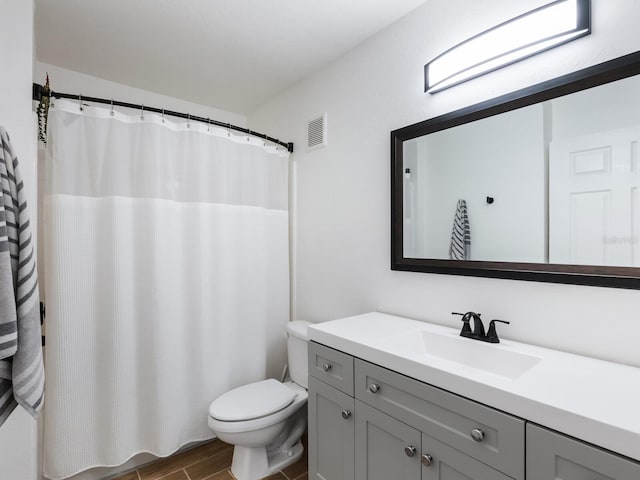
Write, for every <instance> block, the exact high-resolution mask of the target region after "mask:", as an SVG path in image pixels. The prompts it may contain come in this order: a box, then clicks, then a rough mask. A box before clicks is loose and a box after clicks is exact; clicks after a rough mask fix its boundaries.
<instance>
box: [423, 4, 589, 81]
mask: <svg viewBox="0 0 640 480" xmlns="http://www.w3.org/2000/svg"><path fill="white" fill-rule="evenodd" d="M589 33H591V4H590V0H558V1H555V2H552V3H549V4H547V5H543V6H542V7H540V8H536V9H535V10H531V11H530V12H527V13H525V14H524V15H520V16H518V17H515V18H513V19H511V20H509V21H507V22H504V23H501V24H500V25H497V26H495V27H493V28H491V29H489V30H487V31H485V32H483V33H481V34H479V35H476V36H474V37H471V38H469V39H468V40H465V41H464V42H462V43H460V44H458V45H456V46H455V47H453V48H451V49H449V50H447V51H446V52H444V53H443V54H441V55H439V56H438V57H436V58H434V59H433V60H432V61H431V62H429V63H427V64H426V65H425V66H424V90H425V92H429V93H435V92H438V91H440V90H444V89H445V88H449V87H452V86H454V85H457V84H459V83H462V82H465V81H467V80H470V79H472V78H475V77H477V76H480V75H483V74H485V73H488V72H491V71H493V70H497V69H499V68H502V67H504V66H506V65H509V64H511V63H514V62H517V61H519V60H522V59H524V58H527V57H530V56H532V55H535V54H536V53H540V52H542V51H544V50H548V49H550V48H553V47H557V46H558V45H562V44H563V43H567V42H569V41H571V40H575V39H576V38H579V37H582V36H585V35H588V34H589Z"/></svg>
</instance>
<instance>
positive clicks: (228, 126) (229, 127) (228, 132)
mask: <svg viewBox="0 0 640 480" xmlns="http://www.w3.org/2000/svg"><path fill="white" fill-rule="evenodd" d="M230 136H231V124H230V123H227V137H230Z"/></svg>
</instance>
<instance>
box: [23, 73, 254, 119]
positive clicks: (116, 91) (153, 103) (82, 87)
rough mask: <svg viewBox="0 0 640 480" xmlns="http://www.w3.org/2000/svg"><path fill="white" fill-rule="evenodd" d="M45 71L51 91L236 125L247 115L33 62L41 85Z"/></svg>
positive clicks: (35, 79)
mask: <svg viewBox="0 0 640 480" xmlns="http://www.w3.org/2000/svg"><path fill="white" fill-rule="evenodd" d="M47 73H49V81H50V85H51V89H52V90H53V91H54V92H56V91H58V92H62V93H71V94H80V95H86V96H88V97H99V98H113V99H114V100H119V101H122V102H128V103H134V104H143V105H148V106H150V107H157V108H164V109H166V110H173V111H176V112H182V113H190V114H192V115H194V116H200V117H204V118H211V119H213V120H218V121H220V122H225V123H232V124H234V125H237V126H239V127H245V126H246V125H247V117H246V116H244V115H241V114H239V113H234V112H229V111H226V110H220V109H218V108H213V107H207V106H205V105H199V104H197V103H192V102H188V101H186V100H181V99H179V98H174V97H169V96H167V95H161V94H159V93H155V92H150V91H148V90H142V89H140V88H135V87H130V86H128V85H123V84H121V83H115V82H111V81H109V80H103V79H102V78H97V77H92V76H91V75H86V74H84V73H80V72H76V71H73V70H68V69H66V68H62V67H58V66H55V65H51V64H48V63H42V62H36V63H35V66H34V76H33V81H34V82H36V83H39V84H41V85H44V83H45V78H46V74H47Z"/></svg>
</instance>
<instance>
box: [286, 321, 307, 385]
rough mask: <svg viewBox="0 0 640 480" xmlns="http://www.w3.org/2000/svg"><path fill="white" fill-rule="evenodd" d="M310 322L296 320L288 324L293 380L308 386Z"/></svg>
mask: <svg viewBox="0 0 640 480" xmlns="http://www.w3.org/2000/svg"><path fill="white" fill-rule="evenodd" d="M309 325H311V323H310V322H305V321H304V320H295V321H293V322H289V323H288V324H287V356H288V359H289V375H290V376H291V380H293V381H294V382H295V383H297V384H298V385H300V386H301V387H304V388H308V386H309V382H308V376H309V359H308V358H307V342H308V340H309V337H308V336H307V327H308V326H309Z"/></svg>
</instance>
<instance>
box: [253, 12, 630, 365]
mask: <svg viewBox="0 0 640 480" xmlns="http://www.w3.org/2000/svg"><path fill="white" fill-rule="evenodd" d="M545 3H547V0H521V1H518V2H514V1H512V0H486V1H483V2H478V1H476V0H456V1H455V2H452V1H450V0H430V1H428V2H426V3H425V4H424V5H423V6H421V7H419V8H418V9H416V10H415V11H414V12H412V13H410V14H409V15H408V16H406V17H405V18H403V19H401V20H400V21H398V22H397V23H395V24H393V25H392V26H390V27H389V28H387V29H386V30H384V31H382V32H381V33H379V34H377V35H375V36H373V37H372V38H370V39H369V40H367V41H366V42H364V43H363V44H361V45H360V46H358V47H356V48H355V49H354V50H352V51H351V52H349V53H348V54H347V55H345V56H344V57H342V58H341V59H339V60H338V61H336V62H335V63H334V64H332V65H330V66H329V67H327V68H326V69H324V70H322V71H320V72H319V73H317V74H315V75H313V76H311V77H309V78H307V79H306V80H304V81H303V82H301V83H299V84H298V85H296V86H294V87H293V88H291V89H289V90H288V91H286V92H284V93H283V94H281V95H280V96H278V97H276V98H274V99H273V100H272V101H270V102H269V103H267V104H266V105H264V106H263V107H261V108H260V109H258V110H257V111H256V112H254V113H252V114H251V115H250V116H249V125H250V127H251V128H255V129H263V130H268V131H269V132H270V133H271V134H272V135H275V136H278V137H279V138H286V139H287V140H290V141H294V142H295V143H296V146H297V151H296V152H295V153H294V155H293V159H294V161H295V162H296V170H297V192H298V193H297V197H296V199H295V200H296V202H297V214H296V222H297V228H296V231H295V235H296V242H297V254H296V261H297V267H296V272H295V273H296V289H297V299H296V301H297V317H298V318H303V319H310V320H315V321H322V320H328V319H333V318H339V317H344V316H348V315H353V314H358V313H362V312H366V311H371V310H377V309H379V310H382V311H386V312H392V313H397V314H401V315H406V316H409V317H414V318H418V319H424V320H429V321H433V322H437V323H443V324H448V325H452V326H456V327H457V326H459V319H457V318H452V316H451V314H450V313H451V311H464V310H475V311H479V312H482V313H483V314H484V317H485V318H487V319H490V318H501V319H505V320H510V321H511V322H512V324H511V325H510V326H505V328H502V329H501V333H502V335H503V336H504V337H507V338H512V339H516V340H520V341H525V342H529V343H534V344H539V345H545V346H549V347H555V348H561V349H565V350H568V351H573V352H579V353H583V354H587V355H592V356H596V357H601V358H605V359H610V360H616V361H620V362H625V363H628V364H631V365H635V366H639V367H640V353H639V352H640V349H638V340H637V339H638V338H640V322H638V320H637V315H636V314H634V312H635V311H636V309H637V306H638V305H639V304H640V292H638V291H633V290H622V289H611V288H597V287H582V286H576V285H558V284H546V283H535V282H520V281H510V280H500V279H485V278H473V277H456V276H447V275H431V274H423V273H410V272H396V271H391V270H390V269H389V255H390V253H389V252H390V239H389V228H390V227H389V223H390V221H389V191H390V179H389V170H390V168H389V151H390V147H389V132H390V131H391V130H394V129H397V128H400V127H402V126H405V125H408V124H411V123H415V122H418V121H421V120H424V119H426V118H431V117H434V116H436V115H438V114H442V113H446V112H449V111H452V110H455V109H458V108H461V107H463V106H466V105H470V104H474V103H477V102H479V101H482V100H485V99H488V98H492V97H495V96H497V95H500V94H503V93H507V92H509V91H513V90H515V89H519V88H523V87H525V86H528V85H531V84H535V83H539V82H541V81H544V80H547V79H551V78H554V77H556V76H559V75H562V74H566V73H569V72H571V71H575V70H576V69H580V68H584V67H587V66H590V65H594V64H597V63H600V62H602V61H605V60H609V59H612V58H615V57H618V56H620V55H623V54H626V53H630V52H633V51H636V50H639V49H640V35H638V33H637V32H638V30H637V25H638V23H639V22H640V2H638V1H637V0H617V1H610V0H593V1H592V10H593V11H592V14H593V33H592V34H591V35H590V36H588V37H585V38H582V39H579V40H577V41H575V42H572V43H570V44H568V45H565V46H562V47H559V48H556V49H554V50H550V51H548V52H545V53H543V54H541V55H538V56H535V57H532V58H530V59H527V60H525V61H523V62H520V63H518V64H514V65H512V66H510V67H507V68H506V69H503V70H501V71H497V72H493V73H491V74H488V75H486V76H484V77H481V78H478V79H475V80H473V81H471V82H468V83H466V84H462V85H459V86H457V87H455V88H452V89H450V90H446V91H443V92H440V93H438V94H436V95H426V94H424V93H423V76H422V75H423V65H424V64H425V63H426V62H427V61H429V60H430V59H432V58H433V57H434V56H436V55H437V54H439V53H441V52H442V51H444V50H446V49H447V48H449V47H451V46H452V45H455V44H456V43H458V42H460V41H462V40H464V39H465V38H467V37H469V36H471V35H473V34H475V33H478V32H479V31H482V30H484V29H486V28H488V27H490V26H492V25H494V24H496V23H499V22H501V21H503V20H506V19H508V18H510V17H513V16H515V15H517V14H519V13H521V12H523V11H525V10H528V9H531V8H535V7H537V6H539V5H542V4H545ZM461 12H464V14H461ZM325 111H326V112H328V118H329V123H328V128H329V132H328V139H329V145H328V146H327V147H326V148H324V149H320V150H316V151H313V152H309V153H307V152H305V151H304V147H303V145H304V142H305V127H306V122H307V120H308V119H309V118H313V116H314V115H317V114H319V113H322V112H325Z"/></svg>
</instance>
